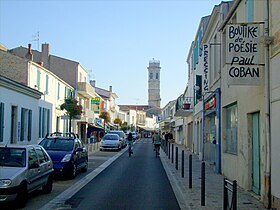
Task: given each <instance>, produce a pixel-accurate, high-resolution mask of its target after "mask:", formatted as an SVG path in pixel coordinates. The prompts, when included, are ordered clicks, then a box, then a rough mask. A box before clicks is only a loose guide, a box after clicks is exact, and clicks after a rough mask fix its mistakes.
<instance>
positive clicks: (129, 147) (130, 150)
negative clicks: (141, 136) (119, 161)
mask: <svg viewBox="0 0 280 210" xmlns="http://www.w3.org/2000/svg"><path fill="white" fill-rule="evenodd" d="M132 154H133V152H132V142H128V157H131V155H132Z"/></svg>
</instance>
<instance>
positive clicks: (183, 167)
mask: <svg viewBox="0 0 280 210" xmlns="http://www.w3.org/2000/svg"><path fill="white" fill-rule="evenodd" d="M184 177H185V160H184V150H182V178H184Z"/></svg>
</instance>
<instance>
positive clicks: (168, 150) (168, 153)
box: [168, 142, 170, 160]
mask: <svg viewBox="0 0 280 210" xmlns="http://www.w3.org/2000/svg"><path fill="white" fill-rule="evenodd" d="M168 159H169V160H170V142H168Z"/></svg>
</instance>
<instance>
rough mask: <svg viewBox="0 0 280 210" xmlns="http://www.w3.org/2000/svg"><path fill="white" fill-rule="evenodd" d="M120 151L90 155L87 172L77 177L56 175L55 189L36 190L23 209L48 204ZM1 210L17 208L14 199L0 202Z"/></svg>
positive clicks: (38, 207) (26, 209)
mask: <svg viewBox="0 0 280 210" xmlns="http://www.w3.org/2000/svg"><path fill="white" fill-rule="evenodd" d="M117 153H118V152H99V151H97V152H95V153H94V156H93V155H89V162H88V164H89V165H88V171H87V172H86V173H79V174H78V175H77V177H75V179H69V178H65V177H56V178H55V180H54V184H53V190H52V192H51V193H50V194H44V193H43V191H42V190H36V191H34V192H32V193H31V194H29V196H28V197H29V198H28V202H27V204H26V206H25V208H23V210H30V209H32V210H33V209H40V208H41V207H42V206H44V205H46V204H48V203H49V202H50V201H51V200H53V199H54V198H56V197H57V196H59V195H60V194H61V193H63V192H64V191H65V190H67V189H69V188H70V187H71V186H73V185H75V184H76V183H77V182H79V181H80V180H84V179H85V177H86V176H88V175H89V174H90V173H92V172H93V171H94V170H96V169H97V168H98V167H99V166H100V165H102V164H103V163H104V162H106V161H107V160H109V159H111V158H112V157H113V156H115V155H116V154H117ZM0 209H1V210H6V209H7V210H13V209H17V208H16V203H15V202H14V201H11V202H7V203H0Z"/></svg>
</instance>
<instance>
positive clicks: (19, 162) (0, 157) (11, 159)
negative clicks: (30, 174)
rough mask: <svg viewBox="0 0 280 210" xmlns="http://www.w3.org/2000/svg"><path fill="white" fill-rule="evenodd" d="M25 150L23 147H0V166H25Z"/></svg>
mask: <svg viewBox="0 0 280 210" xmlns="http://www.w3.org/2000/svg"><path fill="white" fill-rule="evenodd" d="M25 165H26V150H25V149H24V148H5V147H4V148H0V166H9V167H25Z"/></svg>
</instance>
